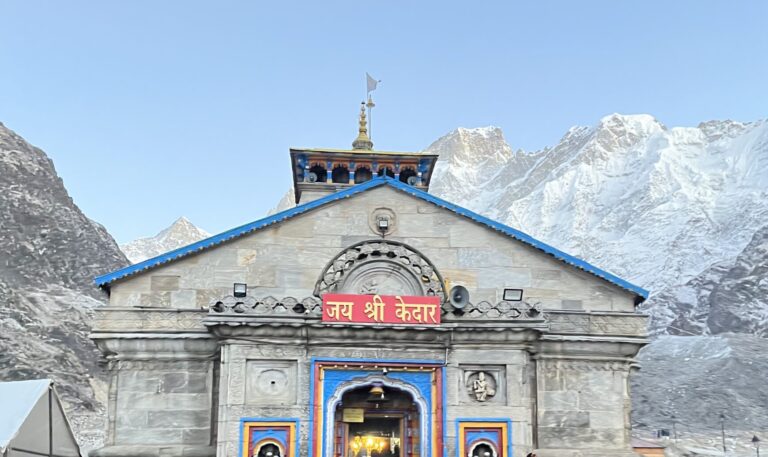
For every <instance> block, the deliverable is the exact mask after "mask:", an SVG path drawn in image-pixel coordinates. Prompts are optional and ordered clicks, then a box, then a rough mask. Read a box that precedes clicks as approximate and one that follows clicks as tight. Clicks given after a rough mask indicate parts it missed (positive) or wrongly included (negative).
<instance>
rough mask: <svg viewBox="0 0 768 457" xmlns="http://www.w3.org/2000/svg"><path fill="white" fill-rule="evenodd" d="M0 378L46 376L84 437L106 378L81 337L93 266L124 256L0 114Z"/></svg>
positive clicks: (98, 299) (98, 300)
mask: <svg viewBox="0 0 768 457" xmlns="http://www.w3.org/2000/svg"><path fill="white" fill-rule="evenodd" d="M0 189H2V192H0V380H3V381H10V380H18V379H31V378H44V377H51V378H53V379H54V380H56V381H57V382H58V388H57V389H58V391H59V393H60V395H61V396H62V398H63V400H64V401H65V403H66V404H67V405H68V410H69V411H68V412H69V414H70V416H71V419H72V420H73V423H74V426H75V428H76V429H78V431H82V432H83V433H81V434H80V438H81V440H82V441H84V443H83V444H85V445H88V442H89V441H92V442H96V441H98V440H99V439H100V437H99V436H98V435H99V433H100V432H99V431H94V432H93V434H92V435H91V434H90V433H91V431H92V430H100V429H101V426H99V425H98V424H96V425H94V424H93V420H96V419H95V418H98V417H101V416H102V415H101V414H97V413H101V412H103V404H102V402H101V400H102V399H103V398H104V392H105V386H104V377H103V374H102V372H101V370H100V368H99V366H98V365H97V361H98V351H97V350H96V347H95V345H94V344H93V343H92V342H91V341H90V340H89V339H88V337H87V335H88V332H89V326H88V322H89V320H90V316H91V313H92V310H93V308H94V307H96V306H99V305H101V304H102V300H104V298H105V297H103V296H102V294H101V292H100V291H98V290H97V289H96V288H95V287H94V286H93V282H92V278H93V277H94V276H95V275H96V274H100V273H103V272H105V271H108V270H112V269H116V268H120V267H122V266H125V265H126V264H127V263H128V262H127V259H126V258H125V256H123V254H122V252H120V250H119V248H118V247H117V244H116V243H115V242H114V240H113V239H112V237H110V235H109V234H108V233H107V232H106V230H104V227H102V226H101V225H99V224H97V223H95V222H93V221H91V220H90V219H88V218H87V217H86V216H85V215H83V213H82V212H81V211H80V210H79V209H78V207H77V206H76V205H75V203H74V202H73V201H72V199H71V198H70V197H69V195H68V194H67V191H66V189H65V188H64V184H63V182H62V180H61V179H60V178H59V177H58V175H57V174H56V170H55V169H54V166H53V163H52V162H51V160H50V159H49V158H48V157H47V156H46V155H45V153H44V152H43V151H41V150H40V149H37V148H35V147H34V146H31V145H30V144H29V143H27V142H26V141H24V139H22V138H21V137H20V136H18V135H16V134H15V133H14V132H13V131H11V130H9V129H8V128H6V127H5V126H4V125H2V124H0Z"/></svg>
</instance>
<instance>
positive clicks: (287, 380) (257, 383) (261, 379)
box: [245, 360, 297, 405]
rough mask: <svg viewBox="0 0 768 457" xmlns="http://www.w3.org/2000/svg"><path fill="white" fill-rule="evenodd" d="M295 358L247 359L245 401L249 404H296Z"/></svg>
mask: <svg viewBox="0 0 768 457" xmlns="http://www.w3.org/2000/svg"><path fill="white" fill-rule="evenodd" d="M296 375H297V362H296V361H295V360H247V361H246V363H245V403H246V404H250V405H295V404H296V388H297V383H296Z"/></svg>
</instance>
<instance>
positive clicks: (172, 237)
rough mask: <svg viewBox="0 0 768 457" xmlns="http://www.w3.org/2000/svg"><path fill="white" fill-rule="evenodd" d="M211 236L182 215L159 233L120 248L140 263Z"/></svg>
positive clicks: (133, 261)
mask: <svg viewBox="0 0 768 457" xmlns="http://www.w3.org/2000/svg"><path fill="white" fill-rule="evenodd" d="M209 236H211V234H210V233H208V232H206V231H205V230H203V229H201V228H198V227H197V226H195V224H193V223H192V222H190V221H189V219H187V218H186V217H184V216H182V217H180V218H178V219H176V221H174V222H173V224H171V225H170V226H169V227H168V228H166V229H164V230H162V231H160V233H158V234H157V235H155V236H153V237H147V238H139V239H138V240H134V241H131V242H130V243H127V244H124V245H121V246H120V249H121V250H122V251H123V252H124V253H125V256H126V257H128V260H130V261H131V262H132V263H138V262H141V261H143V260H146V259H149V258H152V257H156V256H158V255H160V254H163V253H166V252H168V251H172V250H174V249H178V248H180V247H182V246H186V245H188V244H192V243H194V242H196V241H200V240H202V239H204V238H208V237H209Z"/></svg>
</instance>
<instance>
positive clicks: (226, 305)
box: [208, 295, 323, 317]
mask: <svg viewBox="0 0 768 457" xmlns="http://www.w3.org/2000/svg"><path fill="white" fill-rule="evenodd" d="M322 312H323V311H322V304H321V302H320V300H319V299H318V298H316V297H307V298H305V299H303V300H301V301H299V300H297V299H295V298H293V297H285V298H283V299H277V298H275V297H263V298H256V297H253V296H250V295H249V296H247V297H234V296H232V295H228V296H226V297H223V298H216V299H214V300H211V304H210V306H209V308H208V313H209V314H211V315H213V314H250V315H265V316H279V315H288V316H310V317H320V316H321V315H322Z"/></svg>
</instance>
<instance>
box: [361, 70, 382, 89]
mask: <svg viewBox="0 0 768 457" xmlns="http://www.w3.org/2000/svg"><path fill="white" fill-rule="evenodd" d="M365 77H366V79H367V80H368V93H371V92H373V91H374V90H376V86H377V85H378V84H379V83H380V82H381V81H376V80H375V79H373V77H371V75H369V74H368V73H366V74H365Z"/></svg>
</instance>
